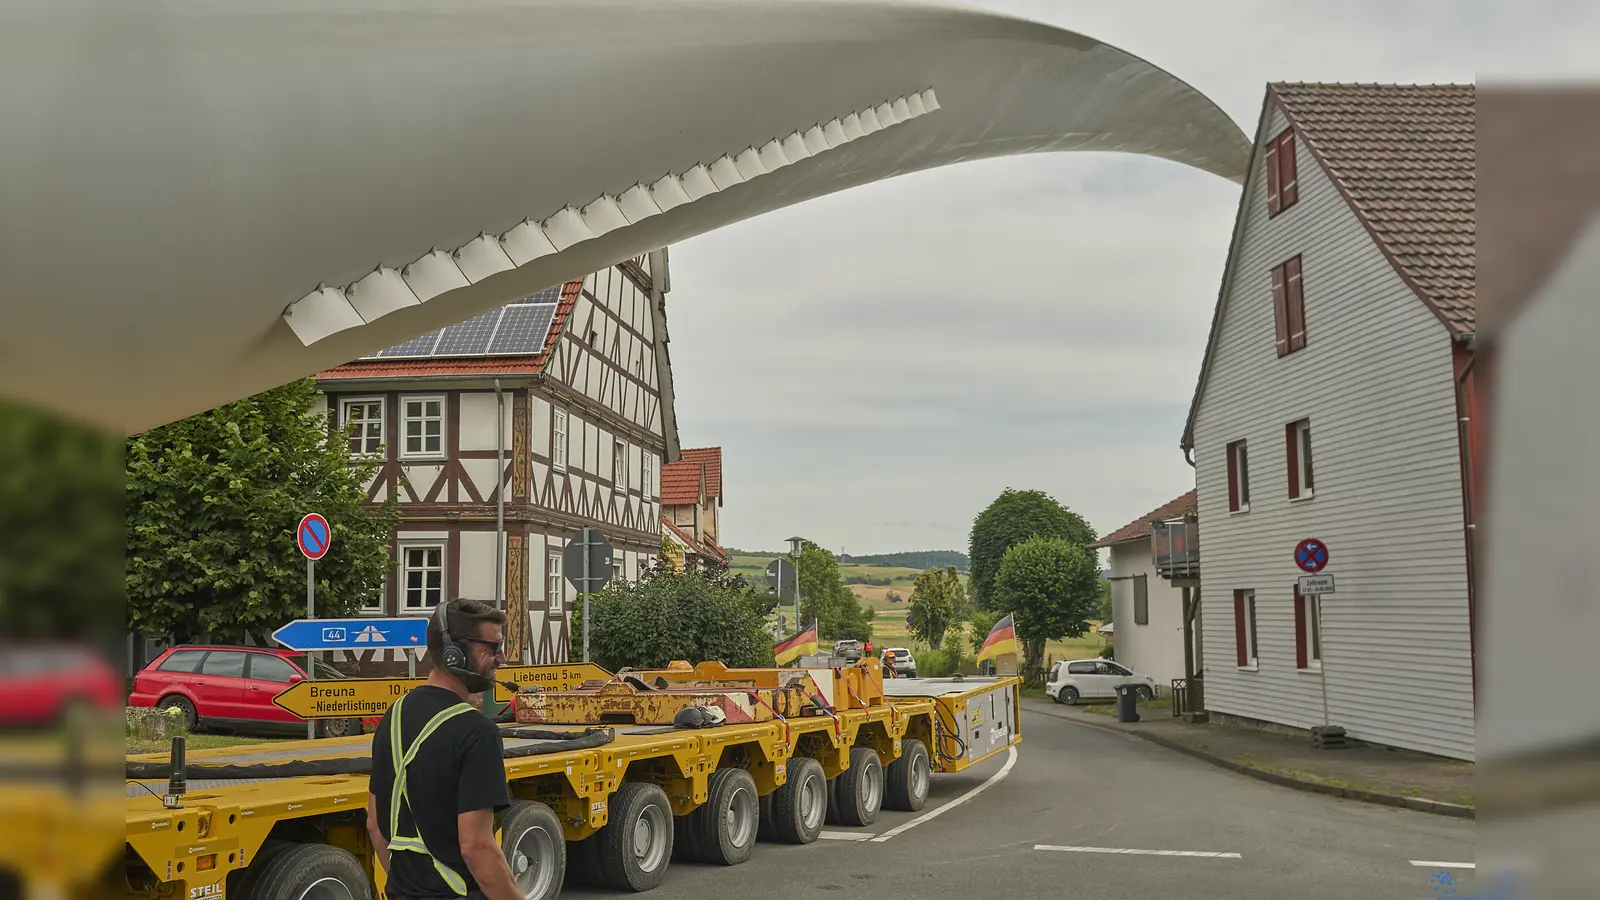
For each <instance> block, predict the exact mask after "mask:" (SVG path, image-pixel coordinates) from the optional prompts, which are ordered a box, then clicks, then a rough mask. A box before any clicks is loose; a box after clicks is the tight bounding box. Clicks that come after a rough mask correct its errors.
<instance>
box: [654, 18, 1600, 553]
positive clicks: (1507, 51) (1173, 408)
mask: <svg viewBox="0 0 1600 900" xmlns="http://www.w3.org/2000/svg"><path fill="white" fill-rule="evenodd" d="M970 2H972V5H976V6H982V7H987V8H991V9H996V10H1001V11H1004V12H1009V13H1012V14H1016V15H1020V16H1024V17H1027V18H1031V19H1036V20H1040V21H1044V22H1049V23H1052V24H1055V25H1059V26H1062V27H1065V28H1070V29H1073V30H1076V31H1080V32H1083V33H1084V34H1087V35H1090V36H1093V37H1095V38H1098V39H1101V40H1104V41H1107V42H1109V43H1111V44H1113V45H1115V46H1118V47H1120V48H1122V49H1124V50H1127V51H1129V52H1131V53H1134V54H1137V55H1139V56H1142V57H1144V58H1145V59H1148V60H1150V61H1151V62H1153V63H1155V64H1157V65H1159V66H1162V67H1163V68H1165V69H1167V70H1168V71H1171V72H1173V73H1174V74H1176V75H1177V76H1178V77H1180V78H1183V79H1184V80H1186V81H1188V82H1189V83H1190V84H1193V85H1195V86H1196V87H1198V88H1199V89H1200V90H1202V91H1204V92H1206V93H1207V94H1209V95H1210V96H1211V97H1212V98H1213V99H1215V100H1216V101H1217V102H1218V103H1219V104H1220V105H1221V106H1222V107H1223V108H1224V109H1225V110H1227V111H1228V113H1229V115H1231V116H1232V117H1233V118H1234V120H1235V121H1237V122H1239V123H1240V125H1241V127H1243V128H1244V130H1245V131H1246V133H1248V134H1253V131H1254V126H1255V121H1256V118H1257V116H1258V114H1259V112H1260V107H1261V102H1262V99H1263V95H1264V91H1265V86H1266V83H1267V82H1268V81H1344V82H1352V81H1363V82H1373V81H1381V82H1471V81H1475V80H1478V81H1489V80H1492V79H1494V78H1497V77H1499V78H1526V77H1550V76H1553V77H1571V76H1584V77H1589V76H1593V75H1594V74H1595V70H1596V69H1600V60H1597V59H1596V57H1597V56H1600V54H1595V52H1594V48H1595V46H1597V44H1596V42H1595V40H1596V37H1597V36H1600V4H1596V3H1593V2H1592V0H1584V2H1579V0H1573V2H1566V0H1529V2H1520V3H1511V2H1502V3H1488V2H1481V0H1339V2H1311V0H1298V2H1292V3H1285V2H1283V0H1204V2H1192V0H1188V2H1167V0H1159V2H1151V0H1123V2H1114V3H1108V2H1087V0H970ZM1238 190H1239V189H1238V188H1237V187H1236V186H1235V185H1233V184H1231V183H1229V182H1226V181H1223V180H1221V179H1219V178H1216V177H1215V176H1211V175H1207V174H1204V173H1201V172H1198V171H1194V170H1190V169H1187V168H1185V167H1182V166H1179V165H1177V164H1174V163H1168V162H1165V161H1160V160H1153V159H1146V158H1142V157H1133V156H1125V155H1109V154H1051V155H1041V156H1034V157H1013V158H1008V159H1001V160H992V161H986V162H980V163H971V164H966V165H960V166H953V167H949V168H945V169H940V170H935V171H932V172H924V173H919V174H915V175H908V176H903V177H900V178H897V179H893V180H890V181H886V182H880V183H878V184H875V185H869V186H867V187H863V188H858V189H856V190H853V191H846V192H843V193H839V194H835V195H832V196H830V197H824V198H821V199H818V200H813V201H811V202H808V203H804V204H801V205H799V206H795V207H790V208H789V209H786V210H781V211H779V212H776V213H772V214H769V215H767V216H764V217H761V218H758V219H754V220H751V221H748V222H744V223H741V224H738V225H734V226H730V227H728V228H725V229H722V230H721V231H717V232H713V233H711V234H708V235H704V236H701V237H699V238H696V239H694V240H692V241H689V242H686V243H683V244H679V245H676V246H674V247H673V248H672V264H673V272H672V281H673V292H672V294H671V295H670V297H669V299H668V304H669V305H668V316H669V321H670V324H671V331H672V346H671V352H672V360H673V371H674V380H675V383H676V388H677V397H678V419H679V427H680V432H681V434H682V438H683V441H684V445H685V446H689V447H695V446H707V445H720V446H721V447H722V448H723V451H724V483H725V486H726V487H725V492H726V499H725V505H724V508H723V511H722V516H723V542H724V543H725V544H727V545H729V546H735V547H741V548H747V549H773V548H778V547H782V546H784V540H785V539H786V538H788V537H789V536H790V535H792V534H801V535H805V536H806V537H809V538H811V539H812V540H815V541H817V542H818V543H821V544H823V545H824V546H827V547H829V548H830V549H832V550H834V551H835V552H839V551H841V550H844V551H847V552H849V553H852V554H861V553H881V552H892V551H897V550H918V549H960V550H963V551H964V550H965V549H966V547H967V534H968V530H969V528H970V527H971V523H972V519H973V517H974V516H975V515H976V514H977V513H978V512H979V511H980V510H982V508H983V507H984V506H985V505H987V504H988V503H989V502H990V501H991V500H992V499H993V498H994V497H995V495H996V494H997V493H999V492H1000V491H1001V490H1003V489H1005V488H1006V487H1007V486H1012V487H1017V488H1037V489H1041V490H1044V491H1047V492H1049V493H1051V494H1053V495H1054V496H1055V497H1056V499H1058V500H1060V501H1061V502H1063V503H1065V504H1067V505H1068V506H1069V507H1071V508H1072V509H1073V510H1075V511H1077V512H1079V513H1080V514H1082V515H1084V516H1085V517H1086V518H1087V519H1088V520H1089V522H1090V523H1091V524H1092V525H1093V526H1094V528H1095V529H1096V531H1097V532H1099V533H1101V534H1104V533H1106V532H1109V531H1111V530H1112V529H1115V528H1119V527H1121V526H1122V525H1124V524H1126V523H1127V522H1129V521H1131V520H1133V519H1134V518H1135V517H1136V516H1139V515H1142V514H1143V513H1145V512H1147V511H1149V510H1150V509H1152V508H1154V507H1156V506H1158V505H1160V504H1162V503H1165V502H1166V501H1168V500H1170V499H1172V498H1173V497H1175V496H1177V495H1179V494H1181V493H1183V492H1184V491H1187V490H1189V489H1190V488H1192V487H1193V486H1194V476H1193V470H1192V469H1190V468H1189V465H1188V464H1187V463H1186V462H1184V459H1183V455H1182V453H1181V452H1180V451H1179V450H1178V440H1179V438H1180V436H1181V434H1182V431H1183V423H1184V419H1185V416H1186V415H1187V412H1188V405H1189V399H1190V396H1191V393H1192V391H1193V389H1194V385H1195V378H1196V374H1197V372H1198V370H1199V365H1200V357H1201V355H1202V353H1203V351H1204V349H1205V339H1206V333H1207V329H1208V328H1209V325H1210V319H1211V313H1212V307H1213V305H1214V304H1215V302H1216V295H1217V289H1218V285H1219V282H1220V279H1221V273H1222V267H1223V263H1224V256H1225V254H1226V252H1227V243H1228V234H1229V229H1230V228H1231V226H1232V222H1233V215H1234V212H1235V209H1236V205H1237V203H1238Z"/></svg>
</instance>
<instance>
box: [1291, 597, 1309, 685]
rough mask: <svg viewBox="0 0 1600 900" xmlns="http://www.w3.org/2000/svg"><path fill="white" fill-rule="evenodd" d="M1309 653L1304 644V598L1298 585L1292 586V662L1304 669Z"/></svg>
mask: <svg viewBox="0 0 1600 900" xmlns="http://www.w3.org/2000/svg"><path fill="white" fill-rule="evenodd" d="M1309 658H1310V653H1309V652H1308V650H1307V644H1306V598H1304V597H1302V596H1300V585H1298V584H1296V585H1295V586H1294V664H1295V667H1296V668H1299V669H1304V668H1305V667H1306V666H1307V665H1308V660H1309Z"/></svg>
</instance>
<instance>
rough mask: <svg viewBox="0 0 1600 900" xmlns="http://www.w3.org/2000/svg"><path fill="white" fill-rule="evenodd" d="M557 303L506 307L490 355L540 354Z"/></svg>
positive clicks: (548, 333) (489, 349)
mask: <svg viewBox="0 0 1600 900" xmlns="http://www.w3.org/2000/svg"><path fill="white" fill-rule="evenodd" d="M555 315H556V304H554V303H538V304H533V303H527V304H518V305H516V306H511V307H507V308H506V315H505V318H504V319H503V320H501V322H500V330H499V331H497V332H495V336H494V341H493V342H492V343H491V344H490V345H489V348H488V350H487V352H488V353H490V354H501V353H516V354H538V353H542V352H543V351H544V342H545V339H546V338H547V337H548V336H549V335H550V322H551V320H552V319H554V318H555Z"/></svg>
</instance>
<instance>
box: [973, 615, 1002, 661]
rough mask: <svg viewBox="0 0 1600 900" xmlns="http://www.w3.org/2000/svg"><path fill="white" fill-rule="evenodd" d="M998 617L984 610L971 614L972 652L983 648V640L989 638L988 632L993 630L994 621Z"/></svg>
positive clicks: (996, 620)
mask: <svg viewBox="0 0 1600 900" xmlns="http://www.w3.org/2000/svg"><path fill="white" fill-rule="evenodd" d="M998 621H1000V617H999V616H997V615H995V614H994V613H992V612H988V611H986V610H978V611H976V612H974V613H973V614H972V652H973V653H974V654H976V653H977V652H978V651H979V650H982V649H983V642H984V641H986V640H988V639H989V632H991V631H993V630H994V623H996V622H998Z"/></svg>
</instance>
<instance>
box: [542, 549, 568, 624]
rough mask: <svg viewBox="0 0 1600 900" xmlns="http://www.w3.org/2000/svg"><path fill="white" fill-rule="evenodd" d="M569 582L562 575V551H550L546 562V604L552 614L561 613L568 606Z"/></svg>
mask: <svg viewBox="0 0 1600 900" xmlns="http://www.w3.org/2000/svg"><path fill="white" fill-rule="evenodd" d="M566 585H567V580H566V579H565V578H563V577H562V575H561V551H560V550H550V551H549V555H548V557H547V559H546V562H545V581H544V592H545V604H546V606H547V607H548V608H549V611H550V612H553V613H559V612H561V611H562V609H563V608H565V606H566V595H567V591H566Z"/></svg>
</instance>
